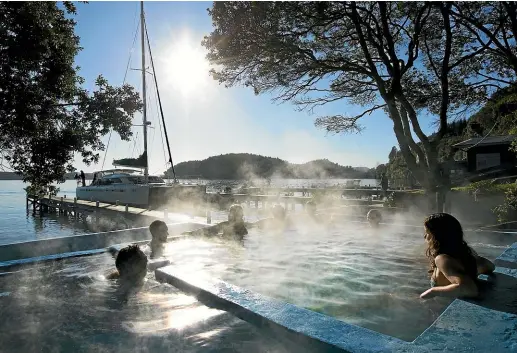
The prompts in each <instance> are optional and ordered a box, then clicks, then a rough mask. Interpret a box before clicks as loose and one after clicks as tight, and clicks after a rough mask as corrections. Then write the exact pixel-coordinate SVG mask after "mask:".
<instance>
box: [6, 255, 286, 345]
mask: <svg viewBox="0 0 517 353" xmlns="http://www.w3.org/2000/svg"><path fill="white" fill-rule="evenodd" d="M112 267H113V259H112V258H111V257H110V256H109V255H107V254H101V255H95V256H89V257H81V258H73V259H66V260H61V261H55V262H47V263H43V264H38V265H33V266H25V267H17V268H14V269H12V271H13V272H14V273H11V274H7V275H1V276H0V317H1V318H2V320H1V321H0V342H1V344H0V352H2V353H4V352H5V353H7V352H26V353H30V352H246V353H248V352H249V353H254V352H256V353H261V352H265V351H268V352H289V351H291V350H290V349H287V348H286V346H285V344H284V343H280V342H279V341H277V340H276V339H274V338H272V337H270V336H267V335H266V334H265V333H263V332H261V331H259V330H258V329H257V328H255V327H254V326H252V325H251V324H248V323H246V322H244V321H242V320H239V319H237V318H235V317H233V316H232V315H231V314H228V313H225V312H222V311H219V310H216V309H211V308H208V307H206V306H204V305H201V304H200V303H199V302H198V301H197V300H196V299H195V298H193V297H191V296H187V295H185V294H182V293H181V292H180V291H178V290H176V289H175V288H173V287H171V286H169V285H167V284H161V283H158V282H156V281H154V280H153V278H154V274H153V273H151V272H149V273H148V278H147V281H146V283H145V284H144V286H143V287H142V288H139V289H138V290H134V291H131V292H124V291H121V290H120V287H118V285H117V283H116V281H109V280H106V279H105V278H104V276H103V275H104V274H105V273H106V272H108V271H109V270H110V269H112Z"/></svg>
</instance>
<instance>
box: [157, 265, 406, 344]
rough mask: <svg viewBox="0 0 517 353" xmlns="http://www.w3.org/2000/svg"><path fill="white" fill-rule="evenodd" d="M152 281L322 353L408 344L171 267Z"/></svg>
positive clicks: (162, 269)
mask: <svg viewBox="0 0 517 353" xmlns="http://www.w3.org/2000/svg"><path fill="white" fill-rule="evenodd" d="M155 276H156V280H158V281H161V282H166V283H169V284H171V285H173V286H175V287H176V288H178V289H180V290H182V291H184V292H187V293H190V294H193V295H195V296H196V297H197V299H198V300H199V301H200V302H202V303H203V304H205V305H207V306H212V307H216V308H217V309H221V310H224V311H227V312H230V313H232V314H233V315H235V316H237V317H238V318H240V319H242V320H244V321H247V322H250V323H252V324H254V325H256V326H259V327H262V328H265V327H266V328H268V329H271V330H273V331H275V332H277V333H280V334H281V335H289V336H290V338H291V339H292V340H293V341H295V342H296V343H303V344H304V345H305V346H307V345H309V346H311V347H312V348H316V349H318V350H324V351H325V352H333V351H335V352H393V351H399V350H400V349H401V348H402V347H403V346H404V345H406V344H409V342H405V341H402V340H400V339H398V338H395V337H391V336H387V335H384V334H381V333H378V332H375V331H372V330H369V329H366V328H363V327H359V326H355V325H351V324H347V323H345V322H343V321H340V320H337V319H335V318H333V317H330V316H327V315H324V314H320V313H317V312H314V311H311V310H308V309H304V308H301V307H298V306H296V305H293V304H289V303H285V302H282V301H279V300H276V299H272V298H269V297H267V296H264V295H261V294H258V293H255V292H252V291H249V290H246V289H243V288H241V287H237V286H234V285H231V284H228V283H226V282H224V281H219V280H212V279H208V278H203V279H201V278H195V279H189V280H187V279H185V278H183V277H182V276H181V275H180V274H178V273H177V272H176V271H175V269H174V265H171V266H166V267H162V268H159V269H157V270H156V271H155Z"/></svg>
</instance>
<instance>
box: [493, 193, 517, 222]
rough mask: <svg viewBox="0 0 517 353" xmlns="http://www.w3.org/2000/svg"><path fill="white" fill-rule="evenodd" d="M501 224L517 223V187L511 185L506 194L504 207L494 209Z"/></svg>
mask: <svg viewBox="0 0 517 353" xmlns="http://www.w3.org/2000/svg"><path fill="white" fill-rule="evenodd" d="M493 211H494V213H495V214H496V215H497V220H498V221H499V222H508V221H515V220H516V216H517V185H515V184H509V186H508V187H507V190H506V192H505V193H504V202H503V204H502V205H499V206H496V207H495V208H494V210H493Z"/></svg>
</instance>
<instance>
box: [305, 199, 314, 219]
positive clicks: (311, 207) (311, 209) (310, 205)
mask: <svg viewBox="0 0 517 353" xmlns="http://www.w3.org/2000/svg"><path fill="white" fill-rule="evenodd" d="M305 211H306V212H307V213H308V214H309V216H311V217H314V216H316V203H315V202H314V201H309V202H307V203H306V204H305Z"/></svg>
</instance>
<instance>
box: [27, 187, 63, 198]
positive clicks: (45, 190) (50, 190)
mask: <svg viewBox="0 0 517 353" xmlns="http://www.w3.org/2000/svg"><path fill="white" fill-rule="evenodd" d="M23 190H25V192H26V193H27V195H31V196H39V197H43V196H45V195H49V196H56V195H57V193H58V192H59V188H58V187H56V186H54V185H49V186H43V185H37V184H31V185H29V186H27V187H26V188H23Z"/></svg>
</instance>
